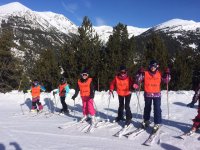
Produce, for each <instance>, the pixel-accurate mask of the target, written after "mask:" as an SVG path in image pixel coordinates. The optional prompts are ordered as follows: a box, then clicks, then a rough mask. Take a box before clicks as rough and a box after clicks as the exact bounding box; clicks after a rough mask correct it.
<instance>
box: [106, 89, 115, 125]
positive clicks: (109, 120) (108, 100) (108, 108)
mask: <svg viewBox="0 0 200 150" xmlns="http://www.w3.org/2000/svg"><path fill="white" fill-rule="evenodd" d="M112 96H113V98H114V94H113V92H112ZM110 99H111V94H110V95H109V97H108V107H107V113H106V118H107V119H106V121H107V122H109V121H110V119H109V118H108V110H109V108H110Z"/></svg>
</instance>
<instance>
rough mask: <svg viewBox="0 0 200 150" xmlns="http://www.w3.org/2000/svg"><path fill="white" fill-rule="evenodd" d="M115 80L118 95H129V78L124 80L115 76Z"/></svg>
mask: <svg viewBox="0 0 200 150" xmlns="http://www.w3.org/2000/svg"><path fill="white" fill-rule="evenodd" d="M115 80H116V87H117V94H118V95H120V96H127V95H129V94H130V78H129V77H128V78H126V79H124V80H121V79H119V78H118V77H116V78H115Z"/></svg>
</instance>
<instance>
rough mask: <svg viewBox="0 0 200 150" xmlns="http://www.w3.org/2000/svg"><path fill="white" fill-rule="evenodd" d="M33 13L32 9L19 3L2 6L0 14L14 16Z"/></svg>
mask: <svg viewBox="0 0 200 150" xmlns="http://www.w3.org/2000/svg"><path fill="white" fill-rule="evenodd" d="M26 11H31V9H29V8H27V7H26V6H24V5H22V4H21V3H19V2H13V3H8V4H6V5H2V6H0V14H1V15H2V14H12V13H16V12H26Z"/></svg>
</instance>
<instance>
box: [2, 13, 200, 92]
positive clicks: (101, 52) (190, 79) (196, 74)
mask: <svg viewBox="0 0 200 150" xmlns="http://www.w3.org/2000/svg"><path fill="white" fill-rule="evenodd" d="M0 35H1V36H0V60H1V62H0V92H7V91H10V90H13V89H19V90H23V89H26V88H28V87H29V86H30V80H34V79H38V80H39V81H41V83H42V84H44V85H45V86H46V87H48V89H49V90H50V89H52V88H56V87H57V85H58V84H59V78H60V77H61V76H64V77H65V78H66V79H67V81H68V83H69V84H70V87H71V88H74V87H75V86H76V83H77V79H78V78H79V76H80V72H81V71H82V70H83V69H84V68H88V70H89V73H90V76H91V77H93V79H94V83H95V87H96V90H100V91H101V90H108V88H109V83H110V81H111V80H112V79H113V77H114V76H115V75H116V74H117V71H118V68H119V66H120V65H125V66H126V67H127V68H128V73H129V74H130V76H132V77H134V76H135V74H136V73H137V71H138V69H139V68H141V67H144V68H146V69H148V63H149V61H150V60H152V59H155V60H157V61H158V62H159V64H160V70H161V71H163V70H164V68H165V67H169V68H170V70H171V76H172V80H171V82H170V85H169V87H170V90H190V89H193V88H194V87H195V85H196V83H198V82H199V81H200V80H199V79H200V62H199V61H198V60H199V58H200V55H199V52H200V46H199V47H198V49H197V50H195V51H194V50H193V49H190V48H189V47H184V48H183V47H177V48H176V49H174V50H173V52H171V50H170V49H169V48H168V47H169V46H166V43H167V42H166V40H164V39H163V38H162V36H161V35H159V34H151V35H150V37H149V38H148V39H145V40H143V39H142V38H140V39H139V42H138V39H137V37H134V36H133V37H131V38H129V35H128V30H127V25H124V24H123V23H118V24H117V25H116V26H114V27H113V34H112V35H110V37H109V39H108V41H107V43H106V44H103V42H102V41H101V40H100V38H99V36H98V35H97V33H96V32H95V31H94V29H93V26H92V23H91V21H90V19H89V18H88V17H87V16H86V17H84V18H83V22H82V24H81V26H80V27H79V28H78V34H71V35H70V38H68V39H67V40H66V41H67V42H66V43H65V44H64V45H63V47H62V48H61V49H60V50H59V51H58V50H54V49H43V50H41V53H40V57H39V58H38V59H36V61H32V62H30V63H31V68H29V69H28V70H27V69H26V68H24V67H23V62H22V61H20V60H18V59H16V58H15V57H13V55H12V53H11V50H10V48H11V47H13V44H14V43H13V42H12V36H13V34H12V32H11V30H5V31H4V30H1V34H0ZM168 43H171V44H173V43H172V42H168ZM26 62H27V60H26Z"/></svg>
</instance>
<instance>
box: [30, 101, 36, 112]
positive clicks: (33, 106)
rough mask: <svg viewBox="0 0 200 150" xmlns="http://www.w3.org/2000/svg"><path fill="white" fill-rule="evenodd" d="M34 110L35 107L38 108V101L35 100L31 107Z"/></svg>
mask: <svg viewBox="0 0 200 150" xmlns="http://www.w3.org/2000/svg"><path fill="white" fill-rule="evenodd" d="M31 109H32V110H34V109H37V106H36V102H35V101H32V107H31Z"/></svg>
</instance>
